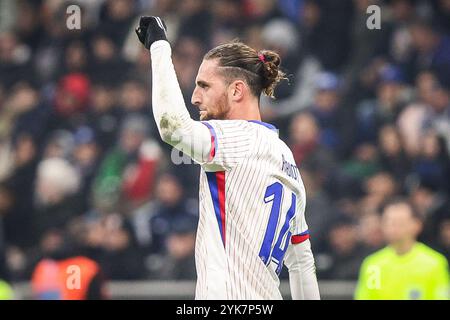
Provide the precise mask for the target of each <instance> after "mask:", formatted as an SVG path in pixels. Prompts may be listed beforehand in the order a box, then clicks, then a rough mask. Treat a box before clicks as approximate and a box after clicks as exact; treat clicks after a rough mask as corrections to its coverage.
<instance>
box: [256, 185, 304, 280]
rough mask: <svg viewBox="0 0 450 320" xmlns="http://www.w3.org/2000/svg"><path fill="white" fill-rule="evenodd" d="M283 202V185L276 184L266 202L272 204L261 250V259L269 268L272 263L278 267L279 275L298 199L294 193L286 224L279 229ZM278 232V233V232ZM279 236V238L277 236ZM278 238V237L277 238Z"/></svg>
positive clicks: (270, 188)
mask: <svg viewBox="0 0 450 320" xmlns="http://www.w3.org/2000/svg"><path fill="white" fill-rule="evenodd" d="M282 200H283V185H282V184H281V183H279V182H275V183H273V184H271V185H270V186H268V187H267V189H266V194H265V195H264V202H265V203H269V202H272V209H271V210H270V217H269V223H268V224H267V229H266V233H265V235H264V240H263V243H262V245H261V249H260V250H259V257H260V258H261V260H262V261H263V262H264V264H265V265H266V266H267V265H269V264H270V262H274V263H275V265H276V270H275V272H276V273H277V274H278V275H279V274H280V272H281V269H282V268H283V259H284V255H285V253H286V250H287V248H288V245H289V241H290V239H291V232H290V228H289V226H290V224H291V220H292V219H293V218H294V215H295V204H296V200H297V197H296V196H295V194H294V193H292V200H291V206H290V208H289V209H288V210H287V212H285V213H284V212H283V213H284V214H285V218H284V222H283V224H282V225H281V230H280V228H279V225H280V221H281V220H282V217H280V216H281V214H282V212H281V204H282V202H283V201H282ZM277 231H278V232H277ZM277 235H278V236H277ZM276 236H277V237H276Z"/></svg>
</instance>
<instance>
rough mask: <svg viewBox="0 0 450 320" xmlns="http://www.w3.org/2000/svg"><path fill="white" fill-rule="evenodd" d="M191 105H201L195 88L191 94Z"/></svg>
mask: <svg viewBox="0 0 450 320" xmlns="http://www.w3.org/2000/svg"><path fill="white" fill-rule="evenodd" d="M191 103H192V104H193V105H195V106H197V107H198V106H200V104H201V97H200V94H199V92H198V90H197V87H196V88H195V89H194V92H192V98H191Z"/></svg>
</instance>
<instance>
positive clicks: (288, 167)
mask: <svg viewBox="0 0 450 320" xmlns="http://www.w3.org/2000/svg"><path fill="white" fill-rule="evenodd" d="M281 156H282V158H283V166H282V168H281V170H283V172H284V173H286V174H287V175H288V176H289V177H291V178H293V179H295V180H297V181H299V177H300V173H299V171H298V168H297V166H296V165H295V164H292V163H289V162H287V161H286V160H285V159H284V155H281Z"/></svg>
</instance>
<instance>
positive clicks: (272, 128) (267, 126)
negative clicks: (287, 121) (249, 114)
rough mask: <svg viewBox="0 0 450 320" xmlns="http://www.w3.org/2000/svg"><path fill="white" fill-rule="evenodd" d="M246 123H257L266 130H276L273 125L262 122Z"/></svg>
mask: <svg viewBox="0 0 450 320" xmlns="http://www.w3.org/2000/svg"><path fill="white" fill-rule="evenodd" d="M248 122H253V123H257V124H260V125H262V126H264V127H266V128H269V129H270V130H278V129H277V127H275V126H274V125H273V124H270V123H267V122H262V121H258V120H248Z"/></svg>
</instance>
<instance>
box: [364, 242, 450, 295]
mask: <svg viewBox="0 0 450 320" xmlns="http://www.w3.org/2000/svg"><path fill="white" fill-rule="evenodd" d="M448 298H449V273H448V262H447V259H446V258H445V257H444V256H443V255H441V254H439V253H438V252H436V251H434V250H433V249H431V248H429V247H427V246H426V245H424V244H422V243H416V244H415V245H414V246H413V248H412V249H411V250H410V251H409V252H408V253H406V254H404V255H398V254H397V253H396V252H395V250H394V249H393V248H392V247H389V246H388V247H386V248H384V249H381V250H379V251H377V252H375V253H374V254H372V255H370V256H368V257H367V258H366V259H365V260H364V262H363V264H362V266H361V270H360V275H359V280H358V284H357V287H356V292H355V299H358V300H391V299H392V300H405V299H408V300H411V299H425V300H433V299H440V300H442V299H445V300H447V299H448Z"/></svg>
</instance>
